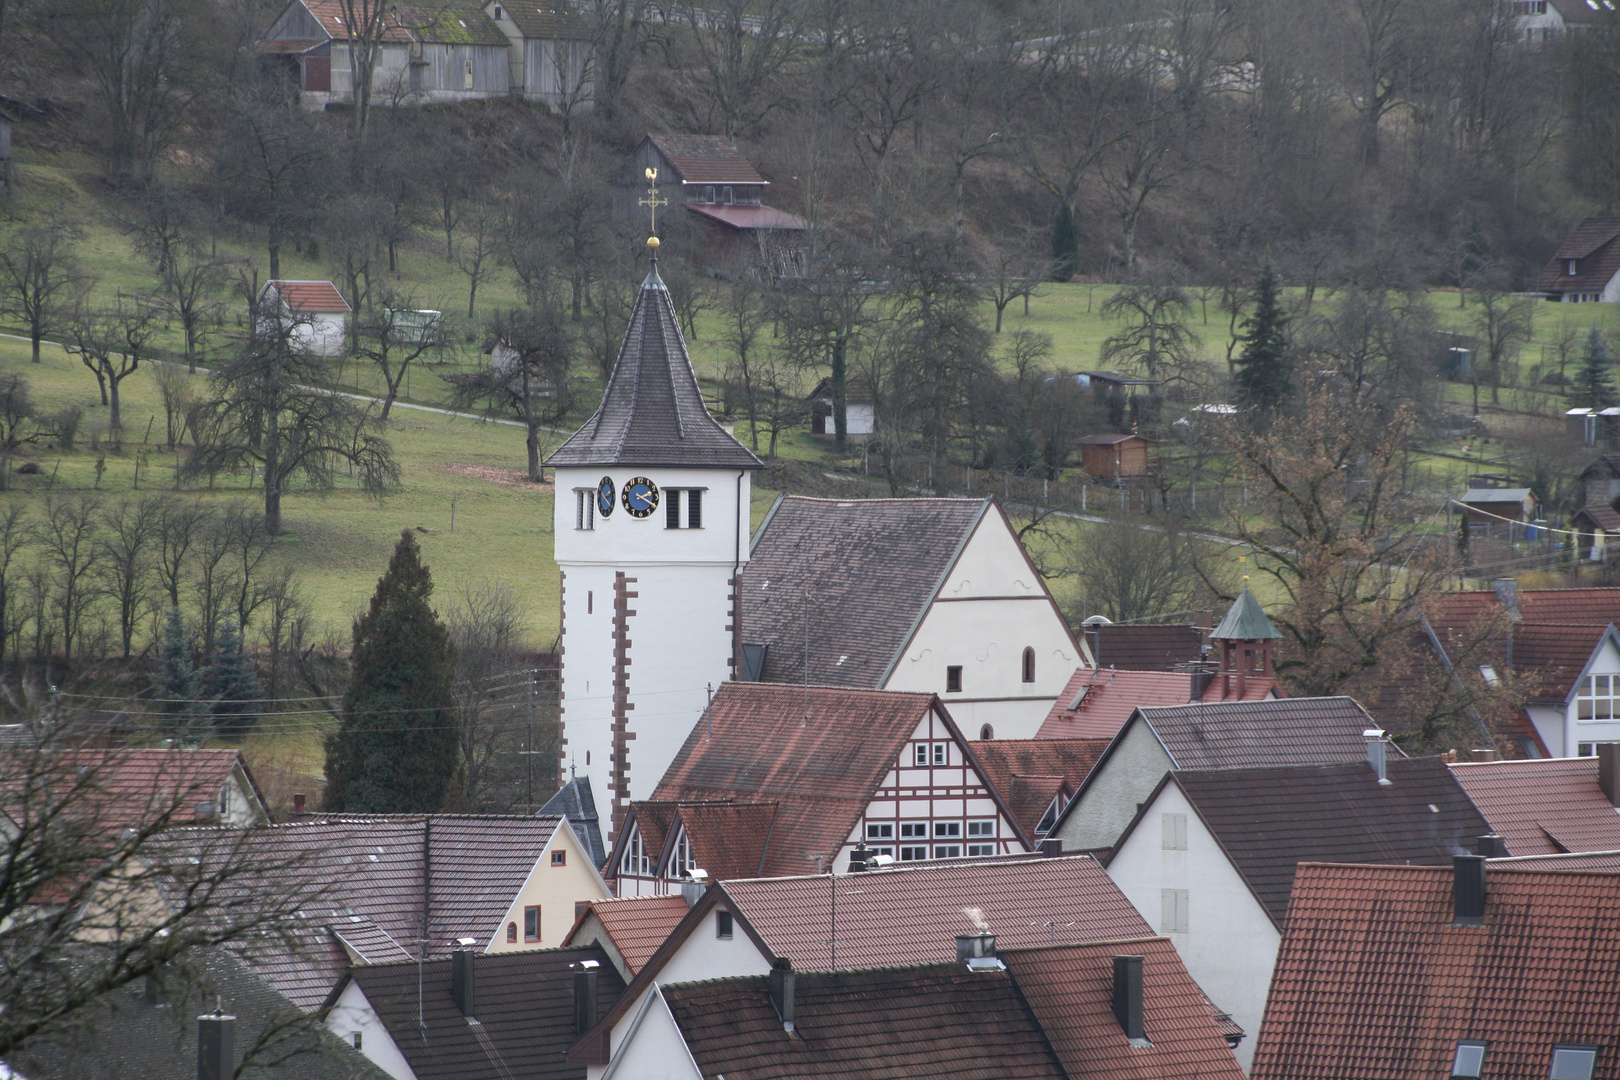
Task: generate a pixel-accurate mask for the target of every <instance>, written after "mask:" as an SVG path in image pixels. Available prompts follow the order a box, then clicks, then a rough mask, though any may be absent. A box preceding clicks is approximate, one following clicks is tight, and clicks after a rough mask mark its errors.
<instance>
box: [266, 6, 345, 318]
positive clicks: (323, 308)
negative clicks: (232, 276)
mask: <svg viewBox="0 0 1620 1080" xmlns="http://www.w3.org/2000/svg"><path fill="white" fill-rule="evenodd" d="M333 6H334V7H336V6H337V5H336V4H335V3H334V4H333ZM265 289H267V290H269V289H274V290H275V291H276V295H277V296H279V297H281V300H282V302H283V303H285V304H286V305H287V307H288V308H290V309H291V310H293V311H314V312H332V311H349V310H351V309H350V307H349V302H348V301H347V300H345V299H343V294H342V293H340V292H338V290H337V286H336V285H333V284H332V283H331V282H330V281H270V282H266V283H265Z"/></svg>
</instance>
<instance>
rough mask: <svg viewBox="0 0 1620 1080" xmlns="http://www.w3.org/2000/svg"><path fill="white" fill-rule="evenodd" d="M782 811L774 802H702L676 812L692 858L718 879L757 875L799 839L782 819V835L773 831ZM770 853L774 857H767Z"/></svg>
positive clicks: (780, 806) (712, 879)
mask: <svg viewBox="0 0 1620 1080" xmlns="http://www.w3.org/2000/svg"><path fill="white" fill-rule="evenodd" d="M781 810H782V804H781V803H780V802H776V801H771V802H749V803H735V802H702V803H682V804H681V805H680V807H679V808H678V809H677V811H676V813H677V814H678V815H679V817H680V820H681V826H682V827H683V828H684V829H685V830H686V835H687V837H688V838H689V840H690V841H691V844H692V858H693V859H694V860H695V861H696V862H697V865H698V867H699V868H700V869H702V870H704V871H707V873H708V875H709V879H710V880H711V881H719V880H724V879H726V878H739V877H758V876H759V875H761V874H763V873H765V869H766V867H767V865H777V864H779V863H778V860H780V858H781V850H782V844H783V843H790V844H791V843H795V842H798V840H799V837H797V836H795V835H792V834H791V832H790V831H789V830H788V829H787V828H786V825H785V822H784V823H783V824H784V830H783V834H782V835H781V836H778V835H777V834H776V828H777V824H778V819H779V818H782V817H784V816H785V815H783V814H782V813H781ZM851 825H852V826H853V823H851ZM773 849H774V850H773ZM772 854H775V855H776V856H777V859H776V860H772V859H770V858H769V856H770V855H772ZM788 865H790V866H791V865H793V863H791V862H790V863H789V864H788ZM794 868H795V869H801V868H800V867H797V866H795V867H794Z"/></svg>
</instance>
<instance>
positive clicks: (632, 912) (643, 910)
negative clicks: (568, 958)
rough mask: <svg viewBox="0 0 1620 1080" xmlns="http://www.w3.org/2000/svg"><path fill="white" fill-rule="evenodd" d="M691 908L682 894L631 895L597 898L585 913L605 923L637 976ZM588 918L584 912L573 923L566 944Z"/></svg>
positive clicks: (606, 928)
mask: <svg viewBox="0 0 1620 1080" xmlns="http://www.w3.org/2000/svg"><path fill="white" fill-rule="evenodd" d="M690 910H691V909H690V908H688V907H687V905H686V901H685V900H683V899H682V898H681V896H680V894H679V893H677V894H675V895H674V896H632V897H626V898H624V899H621V900H595V901H592V903H591V906H590V908H589V909H588V910H587V911H586V913H585V914H587V915H592V914H594V915H595V916H596V919H597V921H598V922H600V923H601V924H602V931H603V932H604V933H605V934H607V936H608V940H609V941H611V942H612V943H613V947H614V948H615V949H617V950H618V952H619V956H621V957H622V958H623V959H624V964H625V967H627V968H629V969H630V974H631V975H632V976H634V975H635V974H637V973H638V972H640V971H641V969H642V968H643V967H645V966H646V964H647V961H648V960H651V959H652V955H653V953H655V952H657V951H658V946H660V945H662V944H663V943H664V941H665V939H667V938H668V937H669V935H670V932H671V931H673V930H674V929H675V927H676V926H678V925H680V921H681V920H682V919H684V918H686V913H687V912H688V911H690ZM584 921H585V916H584V915H581V916H580V920H579V922H578V923H576V924H575V926H574V932H573V933H572V934H570V935H569V936H568V940H567V942H565V944H573V943H574V941H575V935H577V934H578V933H579V928H580V925H581V924H583V923H584Z"/></svg>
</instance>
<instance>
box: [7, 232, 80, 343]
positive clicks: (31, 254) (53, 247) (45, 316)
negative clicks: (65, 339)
mask: <svg viewBox="0 0 1620 1080" xmlns="http://www.w3.org/2000/svg"><path fill="white" fill-rule="evenodd" d="M80 239H81V234H80V231H79V230H78V229H77V228H76V227H75V226H73V225H72V224H70V223H69V222H68V221H67V220H66V219H65V218H64V217H63V215H62V211H61V210H60V209H58V210H53V211H52V212H51V213H50V215H49V216H48V217H47V218H46V219H45V221H44V222H43V223H42V224H40V225H36V226H32V227H29V228H24V229H18V230H17V231H16V232H14V233H12V234H11V236H10V237H8V238H7V240H6V242H5V244H4V246H0V310H3V311H4V312H5V313H6V314H7V315H11V316H12V317H14V318H17V319H20V320H21V321H22V322H23V324H24V325H26V326H27V327H28V339H29V341H30V343H31V344H32V345H33V350H34V352H33V360H34V363H36V364H37V363H39V343H40V341H41V340H42V339H43V338H44V337H45V335H46V334H51V333H55V332H56V331H58V330H60V329H62V327H63V326H64V324H66V322H67V321H68V320H69V319H70V318H71V317H72V314H73V311H74V309H75V308H76V307H78V305H79V301H80V298H81V297H82V296H83V295H84V293H85V292H86V291H88V290H89V288H90V283H91V279H90V277H89V275H87V274H86V273H85V272H84V271H83V270H82V269H81V268H80V265H79V260H78V257H77V255H76V254H75V247H76V245H77V244H78V242H79V240H80Z"/></svg>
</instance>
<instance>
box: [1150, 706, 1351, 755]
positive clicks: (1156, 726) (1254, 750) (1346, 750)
mask: <svg viewBox="0 0 1620 1080" xmlns="http://www.w3.org/2000/svg"><path fill="white" fill-rule="evenodd" d="M1142 717H1143V719H1144V720H1146V721H1147V723H1148V724H1149V726H1151V727H1152V728H1153V731H1154V733H1155V734H1157V735H1158V736H1159V741H1160V742H1161V743H1162V744H1163V745H1164V748H1165V750H1166V751H1168V752H1169V754H1170V758H1171V760H1172V761H1173V762H1174V763H1175V767H1176V768H1178V769H1225V768H1242V767H1252V766H1267V767H1269V766H1278V765H1320V764H1327V763H1330V762H1344V761H1366V760H1367V740H1366V739H1365V738H1363V737H1362V734H1361V733H1362V732H1363V731H1366V730H1367V729H1369V728H1376V727H1377V726H1378V724H1377V723H1375V722H1374V721H1373V718H1372V717H1370V716H1368V715H1367V713H1366V711H1365V710H1364V709H1362V707H1361V706H1360V705H1357V704H1356V703H1355V701H1354V700H1353V699H1351V698H1347V697H1318V698H1271V699H1268V700H1265V701H1221V702H1215V703H1213V704H1202V703H1200V704H1198V705H1172V706H1160V707H1156V708H1146V709H1143V710H1142Z"/></svg>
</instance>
